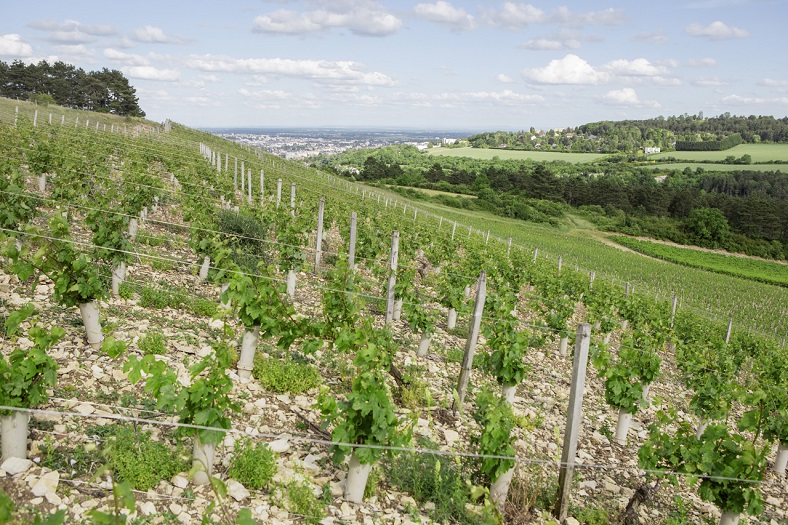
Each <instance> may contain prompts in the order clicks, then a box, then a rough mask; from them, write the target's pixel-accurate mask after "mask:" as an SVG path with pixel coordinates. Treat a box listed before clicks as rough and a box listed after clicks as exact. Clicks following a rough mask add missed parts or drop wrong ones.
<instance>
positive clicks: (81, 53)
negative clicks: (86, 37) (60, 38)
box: [53, 44, 95, 59]
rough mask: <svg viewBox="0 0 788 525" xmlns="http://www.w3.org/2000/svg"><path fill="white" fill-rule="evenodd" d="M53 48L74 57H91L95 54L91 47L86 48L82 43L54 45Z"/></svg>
mask: <svg viewBox="0 0 788 525" xmlns="http://www.w3.org/2000/svg"><path fill="white" fill-rule="evenodd" d="M53 49H54V50H55V51H56V52H57V53H59V54H61V55H66V56H69V57H74V58H81V59H91V58H93V56H94V55H95V52H94V51H93V50H92V49H88V48H87V47H85V46H84V45H83V44H63V45H59V46H54V47H53Z"/></svg>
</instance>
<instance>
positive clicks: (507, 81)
mask: <svg viewBox="0 0 788 525" xmlns="http://www.w3.org/2000/svg"><path fill="white" fill-rule="evenodd" d="M495 80H497V81H498V82H503V83H504V84H511V83H512V82H514V81H513V80H512V77H510V76H509V75H506V74H504V73H500V74H498V75H496V77H495Z"/></svg>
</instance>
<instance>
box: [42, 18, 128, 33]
mask: <svg viewBox="0 0 788 525" xmlns="http://www.w3.org/2000/svg"><path fill="white" fill-rule="evenodd" d="M27 26H28V27H30V28H33V29H39V30H41V31H52V32H73V31H78V32H80V33H84V34H86V35H91V36H112V35H115V34H116V31H115V28H114V27H112V26H111V25H105V24H98V25H95V24H94V25H91V24H83V23H82V22H79V21H78V20H69V19H67V20H64V21H63V22H58V21H57V20H33V21H32V22H30V23H29V24H27Z"/></svg>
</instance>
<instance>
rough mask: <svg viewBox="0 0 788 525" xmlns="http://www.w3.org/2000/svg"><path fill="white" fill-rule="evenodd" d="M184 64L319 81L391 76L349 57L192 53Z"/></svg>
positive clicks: (370, 81)
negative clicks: (280, 56) (296, 58)
mask: <svg viewBox="0 0 788 525" xmlns="http://www.w3.org/2000/svg"><path fill="white" fill-rule="evenodd" d="M186 65H187V66H188V67H191V68H193V69H198V70H200V71H208V72H213V73H248V74H255V75H280V76H287V77H302V78H309V79H314V80H322V81H337V82H356V83H359V84H364V85H367V86H390V85H393V84H394V80H393V79H392V78H391V77H389V76H388V75H386V74H384V73H380V72H377V71H371V72H366V71H364V70H363V65H362V64H360V63H358V62H352V61H338V62H334V61H328V60H292V59H286V58H229V57H221V56H215V55H192V56H190V57H189V58H187V59H186Z"/></svg>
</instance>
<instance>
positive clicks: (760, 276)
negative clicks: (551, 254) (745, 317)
mask: <svg viewBox="0 0 788 525" xmlns="http://www.w3.org/2000/svg"><path fill="white" fill-rule="evenodd" d="M608 238H609V239H611V240H613V241H615V242H616V243H618V244H620V245H622V246H626V247H627V248H630V249H632V250H635V251H637V252H640V253H643V254H645V255H649V256H651V257H656V258H658V259H663V260H666V261H672V262H675V263H678V264H682V265H685V266H690V267H692V268H701V269H704V270H709V271H712V272H717V273H723V274H726V275H734V276H737V277H743V278H745V279H752V280H754V281H760V282H764V283H770V284H776V285H778V286H788V265H786V264H780V263H777V262H770V261H763V260H760V259H751V258H748V257H737V256H734V255H725V254H720V253H710V252H705V251H700V250H695V249H692V248H680V247H678V246H671V245H667V244H662V243H656V242H650V241H642V240H639V239H633V238H631V237H624V236H622V235H611V236H609V237H608Z"/></svg>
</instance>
